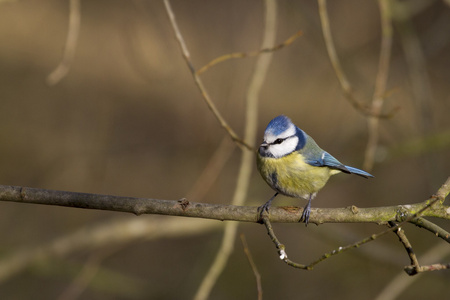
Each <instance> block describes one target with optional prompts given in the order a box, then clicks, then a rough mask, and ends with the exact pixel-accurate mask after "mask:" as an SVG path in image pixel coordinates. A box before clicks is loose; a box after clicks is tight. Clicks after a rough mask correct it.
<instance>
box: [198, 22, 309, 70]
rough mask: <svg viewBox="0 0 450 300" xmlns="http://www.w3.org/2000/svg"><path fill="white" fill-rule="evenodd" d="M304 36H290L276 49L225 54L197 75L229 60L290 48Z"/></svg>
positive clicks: (300, 32)
mask: <svg viewBox="0 0 450 300" xmlns="http://www.w3.org/2000/svg"><path fill="white" fill-rule="evenodd" d="M302 34H303V32H302V31H301V30H300V31H297V32H296V33H295V34H293V35H292V36H290V37H289V38H288V39H287V40H285V41H284V42H283V43H281V44H278V45H276V46H274V47H269V48H263V49H261V50H258V51H252V52H235V53H229V54H225V55H222V56H219V57H217V58H215V59H213V60H212V61H210V62H209V63H207V64H206V65H204V66H203V67H201V68H200V69H198V70H197V72H196V73H197V75H200V74H202V73H204V72H206V71H207V70H208V69H209V68H211V67H213V66H215V65H217V64H218V63H222V62H224V61H227V60H229V59H232V58H245V57H252V56H258V55H260V54H261V53H267V52H275V51H277V50H280V49H281V48H284V47H287V46H289V45H290V44H292V43H293V42H294V41H295V40H296V39H297V38H298V37H300V36H302Z"/></svg>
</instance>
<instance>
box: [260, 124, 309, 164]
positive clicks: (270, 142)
mask: <svg viewBox="0 0 450 300" xmlns="http://www.w3.org/2000/svg"><path fill="white" fill-rule="evenodd" d="M304 140H305V136H304V134H303V132H302V131H301V130H300V129H299V128H297V126H295V124H294V123H292V121H291V120H290V119H289V118H288V117H286V116H284V115H281V116H278V117H276V118H274V119H273V120H272V121H270V122H269V124H268V125H267V128H266V131H265V132H264V140H263V142H262V143H261V145H260V146H259V154H260V155H261V156H264V157H274V158H279V157H283V156H286V155H288V154H290V153H292V152H294V151H295V150H297V149H299V148H301V147H303V144H304Z"/></svg>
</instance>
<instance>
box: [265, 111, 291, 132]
mask: <svg viewBox="0 0 450 300" xmlns="http://www.w3.org/2000/svg"><path fill="white" fill-rule="evenodd" d="M291 124H292V121H291V120H290V119H289V118H288V117H286V116H284V115H280V116H278V117H276V118H274V119H273V120H272V121H270V122H269V124H268V125H267V128H266V131H269V132H271V133H272V134H273V135H275V136H277V135H280V134H281V133H283V132H285V131H286V130H287V129H288V128H289V127H290V126H291Z"/></svg>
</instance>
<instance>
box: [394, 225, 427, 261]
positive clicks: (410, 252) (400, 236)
mask: <svg viewBox="0 0 450 300" xmlns="http://www.w3.org/2000/svg"><path fill="white" fill-rule="evenodd" d="M394 226H396V224H395V223H394V222H389V227H394ZM394 233H395V234H396V235H397V237H398V239H399V240H400V242H401V243H402V244H403V247H405V250H406V253H408V256H409V259H410V260H411V265H412V266H415V267H419V266H420V265H419V261H418V260H417V256H416V254H415V253H414V250H413V248H412V245H411V243H410V242H409V239H408V237H407V236H406V234H405V231H404V230H403V229H402V228H401V227H397V230H394Z"/></svg>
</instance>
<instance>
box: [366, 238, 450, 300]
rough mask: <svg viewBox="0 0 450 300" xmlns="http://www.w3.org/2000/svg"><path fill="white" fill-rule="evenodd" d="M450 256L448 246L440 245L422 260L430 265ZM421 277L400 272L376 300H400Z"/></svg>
mask: <svg viewBox="0 0 450 300" xmlns="http://www.w3.org/2000/svg"><path fill="white" fill-rule="evenodd" d="M449 254H450V248H449V247H448V245H446V244H442V243H438V244H436V245H434V246H433V247H431V248H430V249H429V250H428V251H427V252H426V253H425V254H424V255H423V256H422V257H421V258H420V260H421V261H422V262H424V263H425V264H429V263H430V262H432V261H435V260H441V259H444V258H445V257H446V256H448V255H449ZM419 278H420V277H419V276H415V277H411V276H405V273H404V270H402V272H399V273H398V275H396V276H395V277H394V278H392V279H389V280H388V284H387V285H386V286H385V287H384V288H383V289H382V290H381V291H380V293H379V294H378V295H377V297H376V298H375V300H395V299H400V298H401V297H400V295H401V293H402V292H403V291H405V290H407V289H408V287H409V286H411V285H413V284H414V283H415V282H416V281H417V280H418V279H419Z"/></svg>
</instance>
